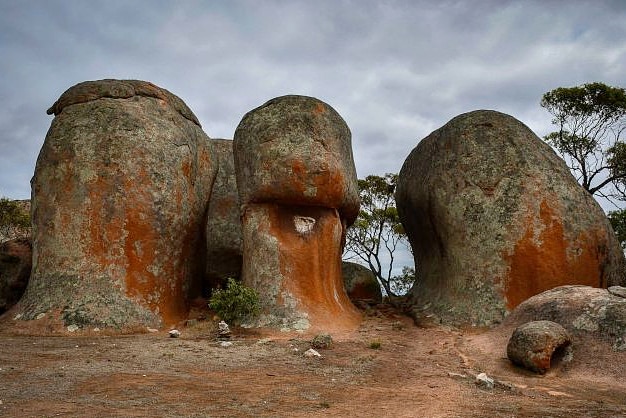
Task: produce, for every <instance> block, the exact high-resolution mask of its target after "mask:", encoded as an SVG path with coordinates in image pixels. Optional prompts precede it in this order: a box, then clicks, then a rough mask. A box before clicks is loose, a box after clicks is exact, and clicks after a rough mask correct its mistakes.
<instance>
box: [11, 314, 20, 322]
mask: <svg viewBox="0 0 626 418" xmlns="http://www.w3.org/2000/svg"><path fill="white" fill-rule="evenodd" d="M19 319H22V314H21V313H18V314H17V315H15V316H14V317H13V320H14V321H17V320H19Z"/></svg>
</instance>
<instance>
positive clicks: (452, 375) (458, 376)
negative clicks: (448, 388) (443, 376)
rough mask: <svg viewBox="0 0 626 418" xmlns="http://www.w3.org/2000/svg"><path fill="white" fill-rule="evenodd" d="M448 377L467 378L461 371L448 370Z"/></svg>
mask: <svg viewBox="0 0 626 418" xmlns="http://www.w3.org/2000/svg"><path fill="white" fill-rule="evenodd" d="M448 377H457V378H459V379H465V378H467V375H465V374H461V373H454V372H448Z"/></svg>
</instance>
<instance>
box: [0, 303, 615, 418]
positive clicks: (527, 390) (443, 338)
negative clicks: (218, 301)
mask: <svg viewBox="0 0 626 418" xmlns="http://www.w3.org/2000/svg"><path fill="white" fill-rule="evenodd" d="M42 321H45V319H42ZM15 322H17V321H13V320H12V318H7V317H6V315H5V317H4V321H3V323H2V324H1V325H0V401H1V403H0V416H2V417H5V416H6V417H54V416H64V417H84V416H90V417H245V416H254V417H259V416H263V417H265V416H268V417H307V416H331V417H335V416H336V417H352V416H355V417H369V416H372V417H387V416H389V417H568V418H573V417H603V418H604V417H624V416H626V379H625V378H624V376H626V353H618V352H614V351H612V350H611V348H610V346H609V345H607V344H605V343H602V342H598V343H597V344H592V345H588V344H585V343H579V344H576V345H575V347H574V359H573V360H572V361H571V362H569V363H567V364H560V365H557V366H556V367H555V368H553V369H552V370H551V371H550V372H549V373H548V374H546V375H544V376H540V375H535V374H533V373H531V372H527V371H524V370H522V369H519V368H517V367H514V366H512V365H511V364H510V363H509V361H508V360H507V359H506V354H505V350H506V343H507V340H508V336H509V335H510V332H511V330H510V329H505V328H497V329H492V330H482V331H481V330H465V331H464V330H456V329H450V328H445V327H441V326H426V327H424V326H423V327H417V326H415V325H414V324H413V322H412V321H411V320H410V319H409V318H406V317H404V316H402V315H401V314H400V313H398V312H396V311H394V310H393V309H392V308H389V307H387V306H378V307H377V308H376V309H373V310H371V311H369V312H368V313H367V314H366V315H365V316H364V320H363V323H362V325H361V326H360V328H359V329H358V330H357V331H355V332H353V333H350V334H344V335H333V338H334V343H333V346H332V347H331V348H330V349H324V350H318V351H319V352H320V353H321V354H322V358H308V357H305V356H304V355H303V353H304V352H305V351H306V350H307V349H308V348H310V344H309V340H310V336H305V335H299V334H286V333H280V332H265V331H252V330H245V329H236V330H235V332H234V335H233V337H232V338H231V340H232V343H233V344H232V346H230V347H222V346H221V345H220V342H219V341H217V339H216V334H215V328H216V327H215V321H213V320H206V321H199V322H197V323H195V324H194V325H191V326H188V327H181V328H180V330H181V337H180V338H169V336H168V333H167V331H160V332H153V333H142V334H134V335H122V336H120V335H101V334H103V332H102V331H101V332H94V331H88V332H87V331H77V332H78V333H81V335H76V333H67V332H64V333H62V332H58V334H59V336H33V335H21V333H20V330H19V328H17V327H16V326H15V325H14V323H15ZM42 323H43V322H42ZM31 332H32V330H31ZM377 343H380V347H379V348H375V347H377V346H378V344H377ZM481 372H485V373H487V374H488V375H489V376H490V377H492V378H494V379H495V380H496V386H495V388H493V389H487V388H484V387H481V386H479V385H477V384H476V383H475V376H476V375H477V374H479V373H481Z"/></svg>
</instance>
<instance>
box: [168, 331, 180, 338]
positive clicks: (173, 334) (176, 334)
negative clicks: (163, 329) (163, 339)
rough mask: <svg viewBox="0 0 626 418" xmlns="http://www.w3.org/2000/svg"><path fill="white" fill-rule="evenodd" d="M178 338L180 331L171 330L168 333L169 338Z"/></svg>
mask: <svg viewBox="0 0 626 418" xmlns="http://www.w3.org/2000/svg"><path fill="white" fill-rule="evenodd" d="M178 337H180V331H179V330H177V329H173V330H171V331H170V338H178Z"/></svg>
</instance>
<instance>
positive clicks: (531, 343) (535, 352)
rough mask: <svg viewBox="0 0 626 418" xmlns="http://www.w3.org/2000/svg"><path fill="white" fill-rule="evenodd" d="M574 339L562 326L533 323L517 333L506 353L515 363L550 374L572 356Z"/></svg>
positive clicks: (524, 326) (517, 330) (543, 322)
mask: <svg viewBox="0 0 626 418" xmlns="http://www.w3.org/2000/svg"><path fill="white" fill-rule="evenodd" d="M571 344H572V339H571V338H570V336H569V334H568V333H567V331H566V330H565V328H563V327H562V326H561V325H559V324H557V323H555V322H551V321H532V322H528V323H526V324H523V325H520V326H519V327H517V328H516V329H515V331H513V335H511V338H510V339H509V343H508V345H507V348H506V354H507V356H508V358H509V360H511V361H512V362H513V363H514V364H517V365H518V366H521V367H524V368H526V369H528V370H531V371H533V372H536V373H540V374H544V373H546V372H547V371H548V370H549V369H550V367H551V366H552V365H554V364H555V363H557V362H559V361H562V360H568V361H569V360H570V359H571V357H572V349H571Z"/></svg>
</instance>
